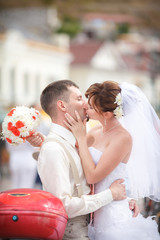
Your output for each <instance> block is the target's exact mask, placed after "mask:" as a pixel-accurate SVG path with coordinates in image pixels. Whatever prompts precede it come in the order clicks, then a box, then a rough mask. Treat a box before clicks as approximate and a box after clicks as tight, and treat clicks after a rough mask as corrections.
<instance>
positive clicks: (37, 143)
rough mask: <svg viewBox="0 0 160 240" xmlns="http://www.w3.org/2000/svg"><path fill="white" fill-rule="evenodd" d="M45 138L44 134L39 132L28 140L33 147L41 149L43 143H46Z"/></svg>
mask: <svg viewBox="0 0 160 240" xmlns="http://www.w3.org/2000/svg"><path fill="white" fill-rule="evenodd" d="M44 139H45V137H44V136H43V134H41V133H39V132H35V133H33V134H32V135H31V136H30V137H27V138H26V140H27V141H28V142H29V143H30V144H31V145H32V146H33V147H41V145H42V143H43V142H44Z"/></svg>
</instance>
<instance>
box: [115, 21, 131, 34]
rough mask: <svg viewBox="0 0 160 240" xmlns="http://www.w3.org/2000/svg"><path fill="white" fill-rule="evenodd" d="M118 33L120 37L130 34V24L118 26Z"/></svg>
mask: <svg viewBox="0 0 160 240" xmlns="http://www.w3.org/2000/svg"><path fill="white" fill-rule="evenodd" d="M117 32H118V35H120V34H125V33H129V24H128V23H121V24H118V26H117Z"/></svg>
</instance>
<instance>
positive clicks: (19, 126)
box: [16, 121, 24, 128]
mask: <svg viewBox="0 0 160 240" xmlns="http://www.w3.org/2000/svg"><path fill="white" fill-rule="evenodd" d="M21 127H24V123H23V122H22V121H17V122H16V128H21Z"/></svg>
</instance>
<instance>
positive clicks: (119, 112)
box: [113, 93, 123, 118]
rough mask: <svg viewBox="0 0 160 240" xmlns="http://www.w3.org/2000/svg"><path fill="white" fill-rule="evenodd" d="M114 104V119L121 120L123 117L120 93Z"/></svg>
mask: <svg viewBox="0 0 160 240" xmlns="http://www.w3.org/2000/svg"><path fill="white" fill-rule="evenodd" d="M114 103H116V104H117V105H118V106H117V107H116V109H115V110H114V111H113V113H114V115H115V116H116V118H121V117H122V116H123V107H122V104H123V101H122V96H121V94H120V93H118V94H117V96H116V99H115V102H114Z"/></svg>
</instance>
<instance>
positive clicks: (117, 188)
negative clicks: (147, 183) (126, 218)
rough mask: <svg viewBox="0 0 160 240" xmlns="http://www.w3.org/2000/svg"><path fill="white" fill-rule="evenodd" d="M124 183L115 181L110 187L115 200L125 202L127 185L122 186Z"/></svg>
mask: <svg viewBox="0 0 160 240" xmlns="http://www.w3.org/2000/svg"><path fill="white" fill-rule="evenodd" d="M123 182H124V180H123V179H118V180H116V181H114V182H113V183H112V184H111V186H110V187H109V188H110V190H111V192H112V196H113V200H117V201H118V200H123V199H125V198H126V197H127V196H126V189H125V185H124V184H122V183H123Z"/></svg>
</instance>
